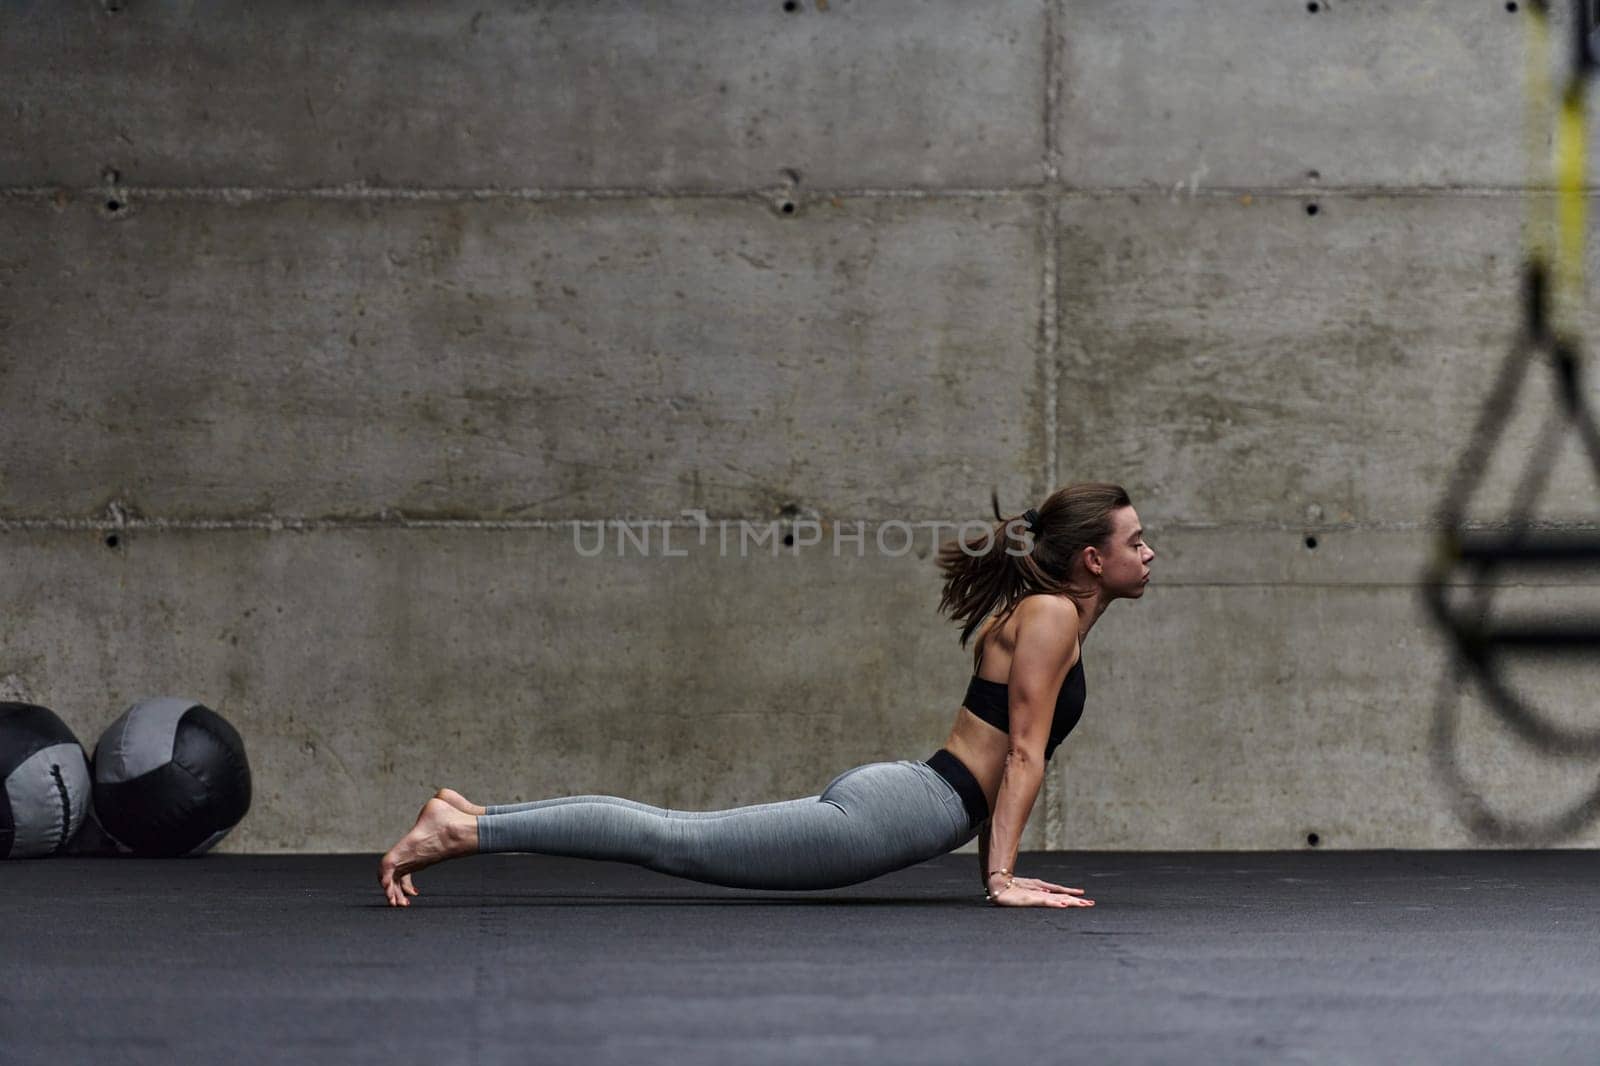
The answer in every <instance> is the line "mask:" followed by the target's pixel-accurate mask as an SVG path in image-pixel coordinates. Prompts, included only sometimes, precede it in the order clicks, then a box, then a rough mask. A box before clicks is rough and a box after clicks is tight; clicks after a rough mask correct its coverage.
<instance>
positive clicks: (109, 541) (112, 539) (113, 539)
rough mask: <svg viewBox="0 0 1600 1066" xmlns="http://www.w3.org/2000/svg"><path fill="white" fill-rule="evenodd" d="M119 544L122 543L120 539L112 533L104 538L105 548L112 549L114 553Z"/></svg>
mask: <svg viewBox="0 0 1600 1066" xmlns="http://www.w3.org/2000/svg"><path fill="white" fill-rule="evenodd" d="M121 543H122V539H121V538H120V537H118V536H117V535H116V534H115V533H112V534H110V535H109V536H107V537H106V547H108V548H110V549H112V550H113V551H115V550H116V548H117V546H118V545H119V544H121Z"/></svg>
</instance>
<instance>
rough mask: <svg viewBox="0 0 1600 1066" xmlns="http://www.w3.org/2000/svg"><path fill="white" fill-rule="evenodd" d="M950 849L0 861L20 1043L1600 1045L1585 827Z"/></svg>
mask: <svg viewBox="0 0 1600 1066" xmlns="http://www.w3.org/2000/svg"><path fill="white" fill-rule="evenodd" d="M1017 865H1018V867H1020V868H1021V869H1022V870H1023V871H1025V872H1026V873H1027V874H1029V875H1031V876H1036V877H1043V878H1046V879H1049V880H1053V881H1057V882H1059V883H1062V884H1066V885H1072V886H1081V887H1083V888H1085V889H1086V890H1087V894H1088V895H1089V896H1090V897H1091V898H1093V899H1095V900H1096V901H1097V902H1096V906H1094V907H1092V908H1071V909H1009V908H999V907H994V906H992V905H990V904H987V903H985V902H984V901H983V899H982V889H981V887H980V885H979V880H978V874H977V860H976V858H975V857H973V856H967V855H959V856H958V855H946V856H942V857H941V858H939V859H936V860H934V861H931V862H928V863H924V864H922V865H920V866H916V867H913V868H910V869H907V870H903V871H900V872H897V873H894V874H890V875H888V876H886V877H882V878H878V879H877V880H874V881H869V882H866V883H863V884H861V885H856V886H853V887H850V888H846V889H838V890H832V891H827V892H754V891H748V890H740V889H725V888H719V887H716V886H713V885H702V884H698V883H696V882H691V881H683V880H679V879H676V878H672V877H668V876H665V875H662V874H657V873H654V872H652V871H649V870H644V869H642V868H638V867H633V866H628V865H624V864H620V863H607V862H597V861H590V860H581V859H565V858H556V857H550V856H542V855H525V854H519V855H506V854H500V855H485V856H474V857H470V858H466V859H458V860H454V861H452V862H449V863H446V864H444V865H442V866H438V867H433V868H431V869H428V870H424V871H422V872H421V873H419V874H417V875H416V882H417V887H418V888H419V889H420V890H421V892H422V895H420V896H418V897H416V898H414V899H413V901H412V906H410V907H409V908H391V907H389V906H388V905H387V904H386V903H385V901H384V899H383V896H382V894H381V892H380V890H379V887H378V883H377V866H378V856H377V854H363V855H230V854H208V855H205V856H202V857H199V858H194V859H168V860H145V859H129V858H82V857H60V856H57V857H52V858H47V859H29V860H15V861H11V862H6V863H4V864H0V1062H4V1063H7V1064H11V1063H19V1064H20V1063H27V1064H36V1063H45V1064H51V1066H60V1064H67V1063H108V1064H109V1063H116V1064H133V1063H151V1064H161V1066H171V1064H173V1063H225V1064H228V1066H242V1064H246V1063H258V1062H294V1063H356V1062H362V1063H366V1062H370V1063H383V1064H385V1066H393V1064H395V1063H411V1062H425V1063H502V1062H503V1063H527V1062H548V1063H582V1064H585V1066H597V1064H605V1063H627V1064H630V1066H633V1064H637V1063H641V1062H645V1063H695V1064H704V1063H808V1064H809V1063H863V1064H873V1066H882V1064H884V1063H951V1064H957V1063H959V1064H961V1066H975V1064H983V1063H992V1062H1032V1063H1057V1062H1068V1061H1071V1062H1080V1061H1081V1062H1115V1063H1122V1062H1128V1063H1140V1062H1191V1061H1196V1060H1198V1061H1202V1062H1273V1063H1278V1062H1315V1063H1368V1062H1383V1063H1412V1062H1441V1063H1443V1062H1448V1063H1472V1062H1518V1063H1525V1062H1539V1063H1547V1062H1574V1063H1578V1062H1581V1063H1595V1062H1597V1061H1600V907H1597V904H1600V887H1597V882H1600V877H1597V875H1600V861H1597V858H1596V853H1595V852H1591V851H1573V850H1547V851H1521V852H1517V851H1480V852H1452V851H1427V852H1400V851H1369V852H1311V851H1307V852H1292V853H1267V852H1233V853H1217V852H1206V853H1139V854H1127V853H1114V852H1084V853H1062V852H1052V853H1048V854H1029V855H1026V856H1024V857H1023V860H1022V861H1021V862H1019V863H1018V864H1017Z"/></svg>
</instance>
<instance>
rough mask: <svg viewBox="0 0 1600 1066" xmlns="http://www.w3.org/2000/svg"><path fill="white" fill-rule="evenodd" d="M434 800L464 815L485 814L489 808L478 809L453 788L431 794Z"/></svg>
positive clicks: (442, 789) (478, 807)
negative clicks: (440, 800) (441, 801)
mask: <svg viewBox="0 0 1600 1066" xmlns="http://www.w3.org/2000/svg"><path fill="white" fill-rule="evenodd" d="M433 798H434V799H442V800H444V801H445V802H446V803H448V804H450V806H452V807H454V808H455V809H456V810H458V811H462V812H464V813H466V814H487V813H489V808H487V807H480V806H478V805H477V804H476V803H473V802H472V801H471V800H469V799H467V797H465V796H463V795H462V794H461V793H459V792H457V791H456V790H455V789H453V788H441V789H440V790H439V791H437V792H435V793H434V794H433Z"/></svg>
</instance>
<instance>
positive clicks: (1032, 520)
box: [1022, 507, 1039, 533]
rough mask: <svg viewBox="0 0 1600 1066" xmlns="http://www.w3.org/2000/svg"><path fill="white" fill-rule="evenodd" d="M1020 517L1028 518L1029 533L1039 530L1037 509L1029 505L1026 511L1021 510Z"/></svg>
mask: <svg viewBox="0 0 1600 1066" xmlns="http://www.w3.org/2000/svg"><path fill="white" fill-rule="evenodd" d="M1022 517H1023V518H1026V519H1027V520H1028V532H1029V533H1037V532H1039V512H1038V511H1035V510H1034V509H1033V508H1032V507H1030V508H1028V509H1027V510H1026V511H1023V512H1022Z"/></svg>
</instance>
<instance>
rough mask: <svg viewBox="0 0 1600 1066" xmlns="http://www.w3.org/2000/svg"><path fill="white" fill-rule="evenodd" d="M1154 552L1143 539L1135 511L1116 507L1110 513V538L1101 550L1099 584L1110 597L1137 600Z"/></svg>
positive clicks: (1141, 527) (1142, 591) (1147, 578)
mask: <svg viewBox="0 0 1600 1066" xmlns="http://www.w3.org/2000/svg"><path fill="white" fill-rule="evenodd" d="M1155 557H1156V553H1155V552H1154V551H1153V550H1151V548H1150V546H1149V545H1148V544H1146V543H1145V542H1144V526H1143V524H1142V523H1141V522H1140V521H1139V512H1138V511H1135V510H1134V509H1133V508H1132V507H1119V508H1117V509H1116V510H1115V511H1112V512H1111V541H1110V543H1109V544H1107V545H1106V546H1105V548H1104V549H1103V550H1102V552H1101V558H1102V559H1103V560H1104V563H1105V566H1104V567H1103V568H1102V569H1101V571H1100V583H1101V584H1102V585H1103V586H1105V590H1106V592H1107V593H1109V594H1110V595H1111V596H1113V597H1116V596H1126V597H1129V598H1132V599H1138V598H1139V597H1140V596H1143V595H1144V587H1145V585H1146V584H1148V583H1149V580H1150V560H1152V559H1154V558H1155Z"/></svg>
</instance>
